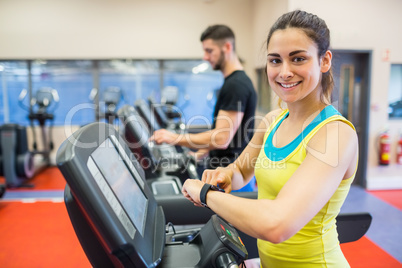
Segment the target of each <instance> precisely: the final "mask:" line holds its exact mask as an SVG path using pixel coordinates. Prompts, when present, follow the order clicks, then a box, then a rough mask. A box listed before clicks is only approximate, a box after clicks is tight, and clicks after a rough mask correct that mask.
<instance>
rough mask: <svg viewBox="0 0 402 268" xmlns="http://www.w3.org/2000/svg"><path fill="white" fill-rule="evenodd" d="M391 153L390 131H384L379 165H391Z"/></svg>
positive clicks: (381, 137) (381, 136)
mask: <svg viewBox="0 0 402 268" xmlns="http://www.w3.org/2000/svg"><path fill="white" fill-rule="evenodd" d="M390 151H391V141H390V138H389V134H388V131H384V132H383V133H381V135H380V151H379V163H380V165H382V166H387V165H389V160H390V157H389V156H390Z"/></svg>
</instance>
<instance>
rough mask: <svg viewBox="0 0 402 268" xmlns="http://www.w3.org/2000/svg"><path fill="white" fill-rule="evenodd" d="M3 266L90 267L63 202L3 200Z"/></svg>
mask: <svg viewBox="0 0 402 268" xmlns="http://www.w3.org/2000/svg"><path fill="white" fill-rule="evenodd" d="M0 266H1V267H7V268H14V267H15V268H17V267H18V268H20V267H31V268H34V267H38V268H39V267H40V268H43V267H91V265H90V263H89V261H88V260H87V258H86V256H85V253H84V251H83V250H82V248H81V245H80V244H79V241H78V238H77V237H76V235H75V233H74V229H73V227H72V225H71V223H70V220H69V218H68V214H67V210H66V208H65V206H64V203H51V202H36V203H21V202H5V201H1V202H0Z"/></svg>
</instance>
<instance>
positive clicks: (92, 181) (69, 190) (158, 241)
mask: <svg viewBox="0 0 402 268" xmlns="http://www.w3.org/2000/svg"><path fill="white" fill-rule="evenodd" d="M130 155H131V151H130V149H129V148H128V146H127V144H126V143H125V141H124V140H123V139H122V138H121V137H120V136H119V134H118V132H117V131H116V130H115V129H114V128H113V126H111V125H108V124H105V123H100V122H96V123H92V124H89V125H86V126H84V127H82V128H81V129H79V130H78V131H76V132H75V133H74V134H73V135H72V136H70V137H69V138H68V139H67V140H66V141H64V143H63V144H62V145H61V147H60V148H59V150H58V152H57V157H56V162H57V166H58V168H59V169H60V171H61V173H62V174H63V176H64V178H65V179H66V181H67V186H66V188H65V192H64V195H65V204H66V207H67V211H68V214H69V217H70V220H71V223H72V225H73V227H74V230H75V233H76V235H77V237H78V239H79V241H80V243H81V246H82V248H83V249H84V251H85V254H86V255H87V257H88V259H89V261H90V263H91V265H92V266H93V267H200V268H201V267H219V268H220V267H238V265H239V264H241V263H242V262H243V261H244V260H245V259H246V258H247V256H248V253H247V250H246V248H245V246H244V245H243V243H242V240H241V238H240V237H239V235H238V233H237V231H236V229H235V228H234V227H233V226H232V225H230V223H228V222H226V221H225V220H223V219H222V218H220V217H218V216H217V215H213V216H212V217H211V219H210V220H209V221H208V222H207V224H205V226H204V227H202V228H200V229H194V230H186V231H182V232H176V231H174V228H172V225H171V224H168V225H166V222H165V215H164V212H163V209H162V207H160V206H159V205H158V204H157V202H156V199H155V197H154V195H153V193H152V191H151V189H150V188H149V186H148V184H147V183H146V179H145V176H144V172H143V170H142V168H141V166H140V165H139V163H138V162H137V161H136V160H135V159H132V158H130ZM204 209H205V210H207V208H204Z"/></svg>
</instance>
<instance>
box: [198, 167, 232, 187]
mask: <svg viewBox="0 0 402 268" xmlns="http://www.w3.org/2000/svg"><path fill="white" fill-rule="evenodd" d="M232 177H233V170H232V169H230V168H223V167H218V168H217V169H206V170H205V171H204V173H202V178H201V180H202V181H203V182H205V183H208V184H212V185H217V186H219V187H220V188H222V189H223V190H225V192H226V193H230V192H231V191H232Z"/></svg>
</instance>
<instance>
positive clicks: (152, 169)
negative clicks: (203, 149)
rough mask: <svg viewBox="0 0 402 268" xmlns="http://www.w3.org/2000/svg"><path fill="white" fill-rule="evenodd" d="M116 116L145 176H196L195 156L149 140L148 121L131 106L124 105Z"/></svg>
mask: <svg viewBox="0 0 402 268" xmlns="http://www.w3.org/2000/svg"><path fill="white" fill-rule="evenodd" d="M118 115H119V118H120V120H122V123H123V125H124V130H123V136H124V138H125V140H126V142H127V144H128V145H129V147H130V149H131V150H132V152H133V154H134V155H135V157H136V159H137V161H139V162H140V164H141V166H142V167H143V169H144V171H145V174H146V177H147V178H156V177H161V176H176V177H178V178H179V179H180V181H181V182H184V181H185V180H186V179H188V178H191V179H199V176H198V174H197V170H196V163H195V159H194V158H193V157H191V156H190V154H189V151H188V150H187V148H182V147H180V146H173V145H170V144H159V145H158V144H155V143H154V142H149V141H148V140H149V138H150V137H151V134H150V131H149V129H148V128H147V124H146V123H145V122H144V118H143V117H142V116H140V114H139V112H138V111H137V110H136V109H135V108H134V107H133V106H130V105H124V106H123V107H122V108H121V109H119V111H118ZM180 188H181V187H180Z"/></svg>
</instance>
